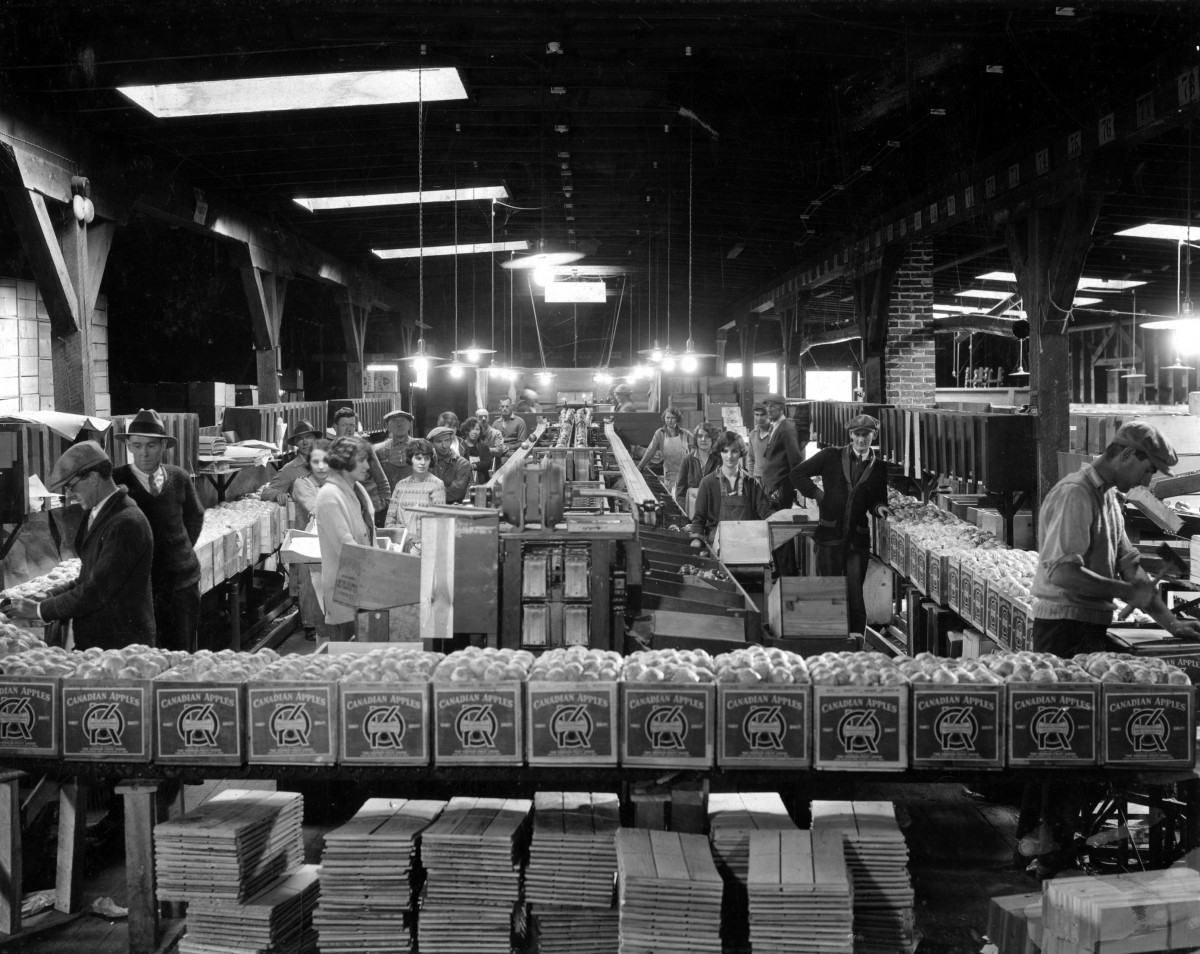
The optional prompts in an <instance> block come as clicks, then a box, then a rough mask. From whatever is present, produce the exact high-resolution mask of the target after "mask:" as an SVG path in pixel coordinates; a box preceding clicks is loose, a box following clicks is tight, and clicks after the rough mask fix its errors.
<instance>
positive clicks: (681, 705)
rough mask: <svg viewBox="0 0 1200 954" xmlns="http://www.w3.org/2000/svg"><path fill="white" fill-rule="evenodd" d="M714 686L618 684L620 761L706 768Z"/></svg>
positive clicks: (711, 752) (712, 752)
mask: <svg viewBox="0 0 1200 954" xmlns="http://www.w3.org/2000/svg"><path fill="white" fill-rule="evenodd" d="M715 700H716V686H714V685H711V684H709V685H683V684H676V683H663V684H661V685H650V684H643V683H622V684H621V764H622V765H634V766H645V767H648V768H668V769H674V768H685V767H686V768H710V767H711V766H712V764H713V757H714V755H715V751H716V746H715V744H714V737H713V736H714V715H713V710H714V709H715V708H716V704H715Z"/></svg>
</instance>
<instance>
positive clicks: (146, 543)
mask: <svg viewBox="0 0 1200 954" xmlns="http://www.w3.org/2000/svg"><path fill="white" fill-rule="evenodd" d="M112 474H113V466H112V461H111V460H109V458H108V455H107V454H105V453H104V448H102V447H101V446H100V445H99V444H97V443H96V442H95V441H84V442H82V443H80V444H76V445H75V446H73V447H69V448H67V450H66V451H65V452H64V453H63V455H62V456H61V457H60V458H59V459H58V461H57V463H55V465H54V469H53V470H52V471H51V473H50V479H49V481H48V483H49V485H50V489H51V490H54V491H58V490H61V491H62V492H63V493H64V494H65V496H66V497H67V498H68V500H73V501H75V502H78V503H79V504H80V506H82V507H83V509H84V510H87V511H89V514H88V518H87V519H86V520H85V521H83V523H81V524H80V526H79V531H78V532H77V533H76V534H75V553H76V554H77V555H78V556H79V559H80V562H81V564H82V565H81V566H80V570H79V578H78V579H77V580H76V581H75V583H74V584H73V585H72V586H71V587H70V588H69V589H67V590H65V591H63V592H62V593H60V594H59V595H58V596H52V597H50V598H49V599H46V600H42V601H41V602H34V601H33V600H25V599H18V600H13V602H12V605H11V606H10V607H9V609H8V611H7V612H8V613H9V615H11V616H20V617H25V618H27V619H41V620H43V621H45V622H49V621H51V620H56V619H70V620H71V621H72V627H73V629H74V633H75V648H76V649H90V648H91V647H93V646H97V647H99V648H100V649H119V648H121V647H122V646H128V645H130V644H132V643H145V644H147V645H150V646H153V645H154V606H153V602H152V600H151V596H150V565H151V562H152V561H153V559H154V536H153V533H152V532H151V530H150V522H149V521H148V520H147V519H146V515H145V514H143V513H142V511H141V510H140V509H138V505H137V504H135V503H134V502H133V501H132V500H130V499H129V494H128V492H127V491H126V490H125V489H124V488H123V487H118V486H117V485H116V484H115V483H114V482H113V479H112Z"/></svg>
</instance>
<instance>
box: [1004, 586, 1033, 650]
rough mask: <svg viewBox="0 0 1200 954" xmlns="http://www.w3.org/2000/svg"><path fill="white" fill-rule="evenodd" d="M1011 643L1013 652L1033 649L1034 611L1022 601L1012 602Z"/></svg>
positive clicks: (1015, 600)
mask: <svg viewBox="0 0 1200 954" xmlns="http://www.w3.org/2000/svg"><path fill="white" fill-rule="evenodd" d="M1009 642H1010V643H1011V646H1010V647H1009V648H1010V649H1012V651H1013V652H1021V651H1022V650H1026V649H1033V610H1032V609H1031V608H1030V607H1029V605H1028V604H1026V603H1022V602H1021V601H1020V600H1017V599H1014V600H1013V601H1012V629H1011V630H1010V637H1009Z"/></svg>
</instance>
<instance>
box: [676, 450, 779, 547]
mask: <svg viewBox="0 0 1200 954" xmlns="http://www.w3.org/2000/svg"><path fill="white" fill-rule="evenodd" d="M716 454H717V456H718V457H719V458H720V460H721V466H720V467H719V468H718V469H717V470H715V471H713V472H712V473H711V474H708V475H707V476H705V477H703V478H702V479H701V481H700V486H699V487H698V488H697V490H696V516H695V517H694V518H693V519H692V522H691V523H690V524H688V536H690V537H691V538H692V546H694V547H703V546H707V545H709V544H711V543H712V541H713V534H714V533H715V532H716V529H717V523H718V522H720V521H721V520H766V519H767V517H769V516H770V515H771V503H770V501H768V500H767V497H766V495H765V494H764V493H763V492H762V489H761V488H760V487H759V486H758V481H756V480H754V479H752V478H751V477H750V476H749V475H748V474H747V473H746V471H745V470H744V469H743V468H742V461H743V460H745V457H746V443H745V441H743V440H742V438H741V437H740V436H739V435H737V434H735V433H733V431H726V432H725V433H724V434H722V435H721V437H720V439H719V440H718V441H717V445H716Z"/></svg>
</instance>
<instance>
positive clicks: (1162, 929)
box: [1042, 868, 1200, 954]
mask: <svg viewBox="0 0 1200 954" xmlns="http://www.w3.org/2000/svg"><path fill="white" fill-rule="evenodd" d="M1042 916H1043V930H1042V954H1084V952H1093V951H1103V952H1107V951H1114V952H1120V954H1132V952H1138V951H1167V950H1172V951H1173V950H1188V951H1193V950H1195V949H1196V948H1197V946H1200V872H1197V871H1195V870H1193V869H1191V868H1168V869H1167V870H1165V871H1135V872H1130V873H1129V874H1119V875H1105V876H1098V875H1097V876H1083V877H1078V878H1055V879H1054V880H1053V881H1046V882H1044V883H1043V884H1042Z"/></svg>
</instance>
